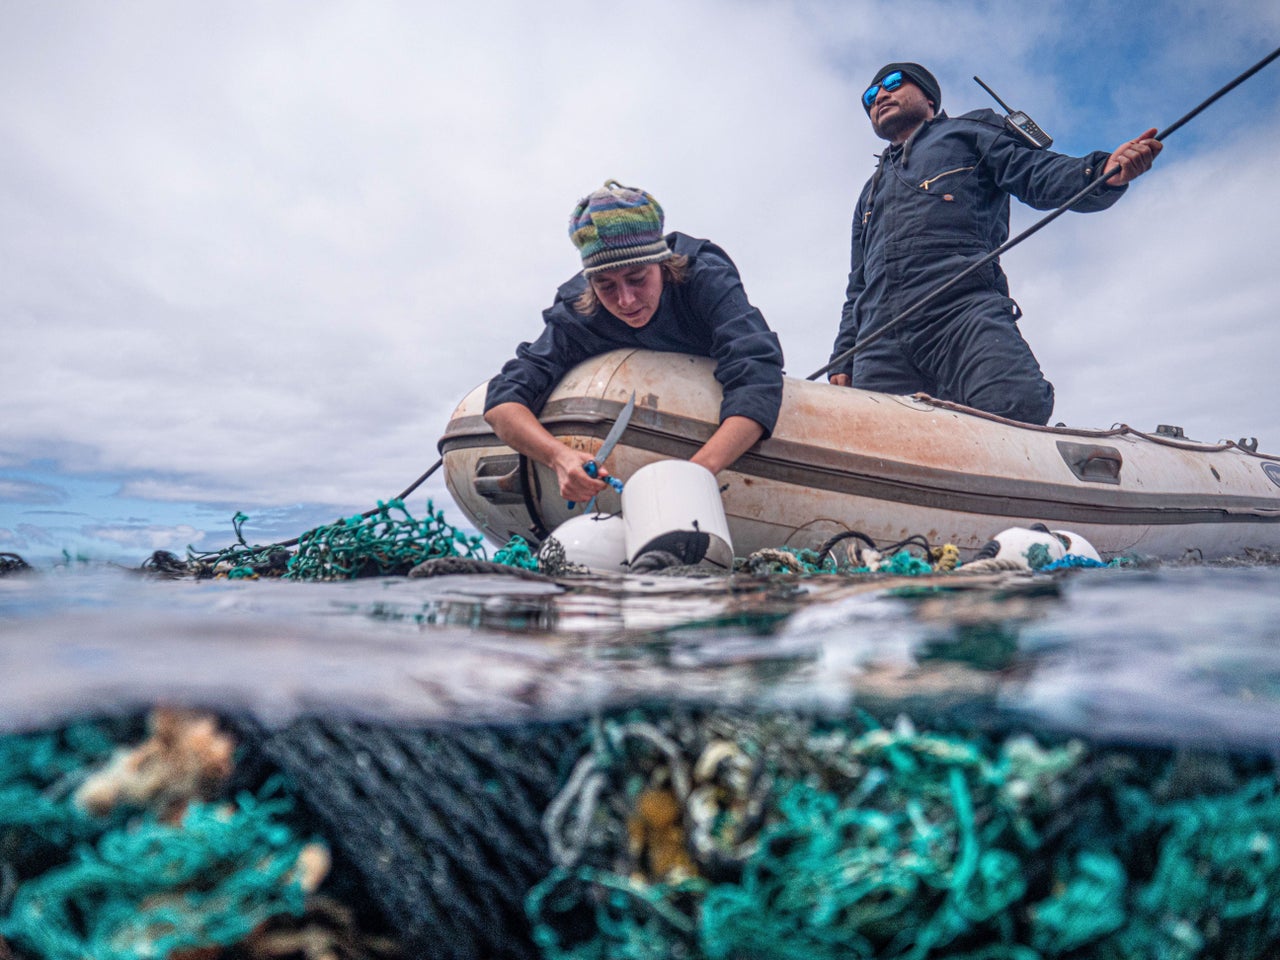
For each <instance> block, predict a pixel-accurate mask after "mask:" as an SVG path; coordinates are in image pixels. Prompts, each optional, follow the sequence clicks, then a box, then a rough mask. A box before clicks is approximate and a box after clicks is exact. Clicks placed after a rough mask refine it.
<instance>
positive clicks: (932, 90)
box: [862, 63, 942, 114]
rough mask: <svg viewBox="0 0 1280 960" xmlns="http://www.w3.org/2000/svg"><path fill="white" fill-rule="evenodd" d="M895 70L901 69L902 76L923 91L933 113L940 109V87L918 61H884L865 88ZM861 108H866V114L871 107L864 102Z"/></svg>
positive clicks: (873, 84) (869, 111)
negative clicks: (930, 103)
mask: <svg viewBox="0 0 1280 960" xmlns="http://www.w3.org/2000/svg"><path fill="white" fill-rule="evenodd" d="M895 70H901V71H902V75H903V76H904V77H906V78H907V79H908V80H910V81H911V82H912V83H914V84H915V85H916V86H917V87H919V88H920V89H921V90H923V91H924V95H925V96H926V97H927V98H928V99H930V100H932V101H933V112H934V113H935V114H936V113H938V112H939V111H941V110H942V88H941V87H939V86H938V81H937V80H936V79H934V76H933V74H932V73H930V72H929V71H928V70H926V69H925V68H924V67H922V66H920V64H918V63H886V64H885V65H884V66H883V67H881V68H880V69H879V70H877V71H876V75H875V78H874V79H873V80H872V81H871V82H870V83H869V84H867V88H868V89H870V88H871V87H874V86H875V85H876V84H877V83H879V82H880V81H881V80H883V79H884V78H885V77H887V76H888V75H889V74H891V73H893V71H895ZM862 109H864V110H866V111H867V113H868V114H870V113H871V108H870V107H869V106H867V105H866V104H865V103H864V104H863V105H862Z"/></svg>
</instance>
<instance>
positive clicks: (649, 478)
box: [622, 460, 733, 570]
mask: <svg viewBox="0 0 1280 960" xmlns="http://www.w3.org/2000/svg"><path fill="white" fill-rule="evenodd" d="M622 519H623V524H624V526H625V528H626V544H627V562H628V563H629V564H635V562H636V560H637V559H639V558H640V557H641V556H642V555H644V554H645V553H650V552H662V553H666V554H670V555H672V556H674V557H675V558H676V561H677V562H679V563H680V564H681V565H689V566H694V565H699V564H705V565H711V566H716V567H721V568H723V569H726V570H728V569H731V568H732V567H733V540H732V538H730V536H729V523H728V521H727V520H726V519H725V515H724V503H723V501H721V499H720V487H719V485H718V484H717V483H716V478H715V474H713V473H712V472H711V471H710V470H708V469H706V467H702V466H699V465H698V464H696V463H690V462H689V461H688V460H659V461H658V462H657V463H651V464H648V465H647V466H644V467H641V468H640V469H639V470H637V471H636V472H635V473H633V474H632V475H631V477H630V478H629V479H628V480H627V483H626V486H625V487H624V488H623V490H622Z"/></svg>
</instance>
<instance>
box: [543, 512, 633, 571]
mask: <svg viewBox="0 0 1280 960" xmlns="http://www.w3.org/2000/svg"><path fill="white" fill-rule="evenodd" d="M547 539H548V540H552V539H554V540H556V541H557V542H558V543H559V544H560V546H562V547H563V548H564V559H565V560H566V561H567V562H569V563H576V564H578V565H579V566H583V567H586V568H587V569H588V570H590V571H591V572H592V573H626V572H627V548H626V529H625V526H624V524H623V522H622V518H621V517H620V516H618V515H617V514H607V513H580V514H578V515H577V516H576V517H570V518H569V519H568V520H566V521H565V522H564V523H562V524H560V526H558V527H556V528H555V529H554V530H552V531H551V536H550V537H548V538H547ZM544 546H545V545H544Z"/></svg>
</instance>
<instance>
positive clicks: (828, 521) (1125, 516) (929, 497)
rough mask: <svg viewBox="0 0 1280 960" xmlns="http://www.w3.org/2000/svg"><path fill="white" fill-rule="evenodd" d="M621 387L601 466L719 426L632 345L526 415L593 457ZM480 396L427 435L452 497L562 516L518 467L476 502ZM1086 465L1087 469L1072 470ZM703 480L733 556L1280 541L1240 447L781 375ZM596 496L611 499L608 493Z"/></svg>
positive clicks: (685, 365)
mask: <svg viewBox="0 0 1280 960" xmlns="http://www.w3.org/2000/svg"><path fill="white" fill-rule="evenodd" d="M633 390H634V391H635V394H636V413H635V415H634V416H633V418H632V423H631V426H630V427H629V428H628V430H627V431H626V433H625V434H624V435H623V437H622V441H621V442H620V443H619V444H618V446H617V447H616V448H615V450H614V452H613V453H612V454H611V456H610V457H609V460H608V462H607V466H608V468H609V470H610V471H611V472H612V473H614V474H616V475H617V476H619V477H621V478H623V479H624V480H625V479H626V478H627V477H628V476H630V475H631V474H632V473H634V472H635V471H636V470H638V469H640V467H642V466H644V465H645V464H647V463H650V462H653V461H654V460H659V459H664V458H667V457H672V456H688V455H690V454H691V453H692V452H693V451H694V450H696V449H697V447H698V446H699V445H700V444H701V443H702V442H703V441H704V440H705V439H706V437H708V436H710V434H711V433H712V432H713V431H714V429H715V427H716V424H717V423H718V421H719V407H720V388H719V385H718V384H717V383H716V382H715V379H714V377H713V376H712V363H711V361H709V360H705V359H701V358H694V357H688V356H683V355H676V354H659V353H651V352H647V351H617V352H614V353H611V354H605V355H603V356H601V357H596V358H593V359H592V360H590V361H588V362H586V363H584V364H582V365H581V366H579V367H578V368H576V369H575V370H574V371H572V372H571V373H570V374H569V375H568V376H567V377H566V378H565V379H564V381H562V383H561V384H560V386H559V387H558V388H557V389H556V391H555V392H554V393H553V394H552V396H551V398H550V399H549V401H548V403H547V407H546V409H545V410H544V411H543V415H542V419H543V421H544V423H546V424H547V425H548V427H549V429H551V430H552V432H553V433H556V434H557V435H558V436H560V438H561V439H562V440H563V441H564V442H567V443H569V444H570V445H572V446H574V447H577V448H580V449H584V450H591V451H593V450H595V449H598V447H599V445H600V442H601V438H602V437H603V435H604V433H605V432H606V431H607V428H608V426H609V425H610V423H611V419H612V416H613V415H616V412H617V409H619V408H620V406H621V404H623V403H625V401H626V400H627V398H628V397H629V396H630V394H631V392H632V391H633ZM483 402H484V388H483V387H480V388H477V389H476V391H473V392H472V394H470V395H469V396H468V397H467V398H466V399H464V400H463V402H462V404H461V405H460V406H459V407H458V410H457V411H456V412H455V414H454V417H453V420H452V422H451V424H450V431H449V433H448V434H446V437H445V439H444V440H443V441H442V442H441V446H442V449H443V450H444V451H445V467H446V482H447V483H448V486H449V490H450V492H451V493H452V494H453V496H454V499H455V500H456V501H457V502H458V503H459V505H460V506H462V508H463V509H464V510H465V511H466V512H467V514H468V515H469V516H470V517H471V519H472V520H473V522H475V523H476V525H477V527H478V528H480V529H481V530H484V531H485V532H486V533H487V534H489V535H490V536H491V537H492V538H493V539H494V541H495V542H499V543H503V542H505V541H506V540H507V539H508V538H509V537H510V536H511V535H512V534H515V533H519V534H522V535H528V534H529V532H530V530H529V528H530V525H531V522H532V521H531V516H530V508H529V505H528V504H526V502H525V500H524V499H523V498H522V497H520V496H518V495H517V493H516V492H515V491H516V490H517V489H518V487H519V485H520V484H521V483H523V484H525V485H526V486H530V485H529V483H528V481H529V480H530V479H532V480H533V483H532V485H531V486H532V491H533V492H532V493H531V494H530V499H531V500H532V501H533V509H534V511H535V512H536V513H537V514H538V519H540V520H541V523H542V524H543V526H544V527H545V528H546V529H552V528H554V527H555V526H556V525H557V524H559V523H560V522H562V521H563V520H565V519H567V518H568V517H569V516H570V515H571V514H570V512H569V511H568V509H567V507H566V504H565V503H564V501H563V500H561V499H560V498H559V496H558V494H557V492H556V485H555V478H554V474H553V473H552V472H551V471H550V470H547V469H545V468H543V467H539V466H532V465H527V464H526V467H527V468H528V469H529V470H530V473H531V476H530V475H528V474H522V475H521V476H519V477H514V476H513V477H508V478H507V480H505V481H503V483H504V484H505V487H504V489H505V491H506V492H505V493H500V494H497V495H495V494H494V492H493V491H494V485H493V484H492V483H490V486H489V491H488V496H487V497H485V496H480V495H479V493H478V492H477V489H476V484H475V482H474V478H475V476H476V472H477V470H478V469H479V470H498V471H506V470H511V469H513V467H512V464H513V463H514V459H515V458H514V457H512V456H511V451H510V450H509V449H508V448H506V447H504V446H502V445H501V444H500V443H499V442H498V441H497V440H496V438H493V437H492V436H491V435H488V434H486V432H485V429H484V426H483V422H482V421H481V420H480V415H481V413H482V411H483ZM605 408H607V410H608V411H609V412H608V413H607V414H604V413H602V412H601V411H602V410H603V409H605ZM504 455H505V457H506V459H505V460H503V459H502V458H503V457H504ZM1085 460H1089V461H1096V462H1091V463H1090V464H1088V465H1086V467H1085V468H1083V469H1084V474H1083V475H1081V473H1080V472H1079V471H1080V470H1081V469H1082V468H1080V467H1079V463H1080V462H1083V461H1085ZM1072 462H1077V467H1076V468H1075V469H1074V470H1073V467H1072V465H1071V464H1072ZM485 463H487V464H488V465H489V466H483V465H482V464H485ZM1267 463H1271V464H1272V473H1271V474H1268V472H1267V469H1264V467H1265V465H1266V464H1267ZM1112 474H1114V476H1113V475H1112ZM719 479H720V482H721V484H722V486H723V487H724V502H725V512H726V515H727V516H728V518H729V523H730V528H731V530H732V533H733V538H734V546H735V548H736V550H737V552H738V553H739V554H740V555H745V554H747V553H750V552H752V551H754V550H756V549H759V548H762V547H772V546H779V545H784V544H785V545H789V546H796V547H813V546H816V545H818V544H820V543H821V542H822V541H824V540H825V539H827V538H828V537H830V536H831V535H833V534H835V533H839V532H842V531H845V530H858V531H860V532H862V533H865V534H867V535H868V536H870V537H872V538H873V539H874V540H876V541H877V542H881V543H886V542H893V541H897V540H901V539H903V538H906V537H908V536H911V535H913V534H921V535H923V536H925V537H926V538H927V539H928V540H929V541H930V542H931V543H954V544H956V545H957V546H959V547H960V548H961V550H962V551H964V552H966V553H968V552H970V551H973V550H976V549H978V548H979V547H981V545H982V544H983V543H984V542H985V541H986V540H987V539H989V538H990V537H991V536H992V535H994V534H996V533H998V532H999V531H1000V530H1003V529H1005V528H1007V527H1011V526H1019V525H1026V524H1030V523H1035V522H1047V523H1049V525H1050V526H1051V527H1055V528H1067V529H1071V530H1074V531H1076V532H1077V533H1080V534H1083V535H1084V536H1085V537H1087V538H1088V539H1089V540H1090V541H1091V542H1092V543H1093V544H1094V545H1095V546H1096V547H1097V548H1098V549H1099V550H1100V551H1101V552H1102V553H1104V554H1106V555H1114V554H1120V553H1130V552H1132V553H1138V554H1144V555H1151V556H1162V557H1177V556H1181V555H1183V554H1184V553H1185V552H1186V551H1188V550H1199V551H1200V552H1202V553H1203V554H1204V555H1205V556H1206V557H1210V556H1224V555H1231V554H1236V553H1239V552H1240V551H1241V550H1243V549H1244V548H1246V547H1261V548H1264V549H1270V550H1276V549H1280V522H1276V521H1277V519H1280V464H1276V463H1275V462H1274V461H1268V460H1267V459H1265V458H1260V457H1257V456H1252V455H1250V454H1247V453H1245V452H1244V451H1241V450H1239V449H1238V448H1235V447H1232V446H1229V445H1227V446H1224V445H1219V444H1194V443H1181V444H1179V443H1173V442H1163V441H1162V442H1156V440H1155V439H1154V438H1150V437H1147V436H1145V435H1142V434H1135V433H1132V432H1129V433H1124V432H1110V431H1070V430H1061V429H1059V430H1049V429H1043V428H1033V427H1025V426H1019V425H1014V424H1010V423H1007V422H1002V421H999V420H996V419H992V418H986V417H982V416H975V415H974V414H972V413H968V412H964V411H963V410H956V409H951V408H948V407H946V406H941V405H938V404H936V403H933V402H929V401H926V400H915V399H912V398H909V397H893V396H888V395H885V394H877V393H870V392H867V391H862V390H854V389H847V388H837V387H831V386H829V385H827V384H819V383H811V382H808V381H802V380H792V379H788V380H787V381H786V384H785V393H784V402H783V407H782V413H781V415H780V417H779V420H778V424H777V427H776V428H775V430H774V433H773V436H772V437H771V438H770V439H769V440H767V441H764V442H762V443H761V444H759V445H757V447H756V448H754V449H753V450H752V451H751V452H750V453H748V454H747V455H746V456H745V457H743V459H742V460H740V461H739V463H738V464H736V465H735V469H731V470H726V471H724V472H722V473H721V474H720V477H719ZM499 486H502V484H499ZM498 501H500V502H498ZM599 504H600V507H601V508H602V509H604V510H605V511H616V510H618V509H619V504H618V497H617V495H616V494H615V493H613V491H612V490H606V491H605V492H604V493H603V494H602V495H601V496H600V499H599Z"/></svg>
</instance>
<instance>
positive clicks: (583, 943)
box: [0, 707, 1280, 960]
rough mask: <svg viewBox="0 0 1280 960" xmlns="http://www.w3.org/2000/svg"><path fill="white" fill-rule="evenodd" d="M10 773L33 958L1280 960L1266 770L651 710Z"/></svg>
mask: <svg viewBox="0 0 1280 960" xmlns="http://www.w3.org/2000/svg"><path fill="white" fill-rule="evenodd" d="M220 742H224V743H223V745H222V746H218V744H219V743H220ZM228 745H230V746H229V747H228ZM229 759H230V760H232V761H233V762H231V763H228V760H229ZM0 764H2V767H0V843H2V846H0V850H2V851H3V869H4V875H5V877H6V886H5V902H4V905H3V914H0V937H3V938H4V942H5V943H7V949H8V950H9V955H11V956H13V957H50V958H78V957H111V958H122V960H124V958H138V957H156V956H179V957H187V956H190V957H195V956H227V957H232V956H261V957H266V956H351V957H356V956H369V957H375V956H376V957H393V956H425V957H477V958H479V957H550V958H596V957H599V958H604V957H624V958H630V957H637V958H641V957H643V958H648V957H690V958H700V957H706V958H731V957H768V958H775V957H776V958H784V957H859V958H893V960H899V958H919V960H932V958H945V960H976V958H1010V960H1038V958H1042V960H1043V958H1082V957H1103V958H1117V960H1118V958H1136V957H1150V958H1170V960H1172V958H1186V960H1191V958H1198V957H1231V958H1246V957H1256V958H1263V957H1272V956H1275V955H1276V949H1277V945H1278V944H1280V848H1278V847H1277V836H1278V835H1280V795H1277V784H1276V778H1275V771H1274V769H1273V767H1272V764H1271V763H1270V761H1264V760H1262V759H1260V758H1241V757H1235V758H1225V757H1222V756H1215V755H1206V754H1200V753H1191V752H1181V753H1179V752H1169V751H1159V750H1140V751H1134V750H1117V749H1109V748H1100V747H1090V746H1087V745H1085V744H1084V743H1082V742H1081V741H1079V740H1067V741H1061V742H1054V741H1047V740H1039V739H1037V738H1034V737H1031V736H1028V735H1026V734H1011V735H1008V736H1001V735H981V736H976V735H974V734H972V733H971V732H970V733H967V734H961V733H958V732H939V731H929V730H917V729H915V728H914V726H913V725H912V724H911V722H910V721H909V720H907V719H906V718H905V717H901V716H900V717H898V718H897V719H896V720H895V721H894V723H893V725H891V726H884V725H881V724H880V723H879V722H878V721H876V720H875V719H873V718H872V717H870V716H860V717H858V718H851V719H842V720H834V719H831V718H825V719H824V718H817V717H812V716H805V715H801V714H796V713H742V712H738V711H725V710H715V709H707V710H698V709H675V710H670V709H662V708H658V707H650V708H631V709H628V710H625V711H618V712H616V713H612V714H608V715H603V716H596V717H589V718H581V719H578V720H575V721H560V722H556V723H545V724H525V725H518V726H511V725H467V726H461V725H458V726H453V725H437V726H432V727H424V728H404V727H380V726H377V725H371V724H367V723H357V722H352V721H339V720H334V719H322V718H315V717H312V718H305V719H300V720H298V721H296V722H295V723H293V724H291V725H289V726H287V727H285V728H283V729H275V730H267V729H263V728H260V727H256V726H255V725H254V724H253V723H252V722H249V721H245V720H243V719H241V720H236V719H235V718H224V719H222V720H220V721H217V722H215V721H213V720H212V719H211V718H209V717H205V716H201V715H198V714H191V715H185V716H184V715H181V714H178V715H175V714H174V712H172V711H170V712H168V714H167V715H166V713H165V712H163V711H161V712H158V713H157V714H153V716H152V717H151V720H150V724H149V729H143V728H142V727H141V726H140V725H139V724H138V722H137V721H136V720H135V721H131V722H129V723H125V722H123V721H120V720H115V721H111V722H102V723H98V724H92V723H80V724H77V725H74V726H69V727H66V728H64V729H61V730H58V731H54V732H46V733H41V734H27V735H11V736H8V737H5V738H4V739H3V740H2V741H0ZM301 943H311V944H313V945H315V949H316V950H322V949H323V950H328V951H329V952H316V953H307V952H304V951H303V950H302V949H301V947H299V946H298V945H299V944H301ZM291 950H292V951H293V952H289V951H291Z"/></svg>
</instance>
